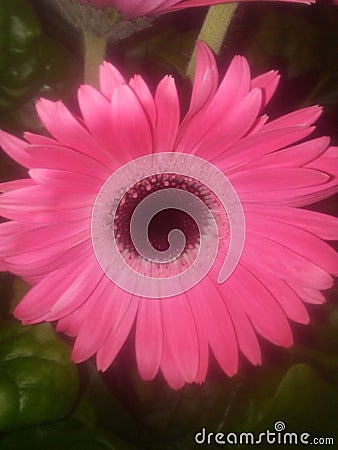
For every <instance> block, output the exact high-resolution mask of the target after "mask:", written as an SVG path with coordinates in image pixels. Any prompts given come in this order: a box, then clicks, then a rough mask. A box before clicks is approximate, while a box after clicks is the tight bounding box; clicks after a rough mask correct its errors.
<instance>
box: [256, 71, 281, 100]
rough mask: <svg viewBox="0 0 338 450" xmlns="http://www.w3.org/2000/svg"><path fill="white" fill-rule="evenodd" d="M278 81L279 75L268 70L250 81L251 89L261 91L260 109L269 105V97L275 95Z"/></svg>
mask: <svg viewBox="0 0 338 450" xmlns="http://www.w3.org/2000/svg"><path fill="white" fill-rule="evenodd" d="M279 79H280V75H279V74H278V72H277V71H276V70H270V72H265V73H263V74H262V75H258V76H257V77H255V78H253V79H252V80H251V89H253V88H260V89H261V90H262V91H263V98H262V100H263V104H262V108H264V107H265V106H266V105H267V104H268V103H269V101H270V99H271V97H272V96H273V94H274V93H275V91H276V89H277V86H278V83H279Z"/></svg>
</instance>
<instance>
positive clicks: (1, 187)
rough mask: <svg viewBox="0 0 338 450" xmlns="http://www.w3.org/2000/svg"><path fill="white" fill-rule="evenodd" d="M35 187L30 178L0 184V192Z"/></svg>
mask: <svg viewBox="0 0 338 450" xmlns="http://www.w3.org/2000/svg"><path fill="white" fill-rule="evenodd" d="M35 185H36V183H34V181H33V180H31V179H30V178H23V179H19V180H14V181H6V182H5V183H0V192H11V191H15V190H16V189H22V188H26V187H30V186H35Z"/></svg>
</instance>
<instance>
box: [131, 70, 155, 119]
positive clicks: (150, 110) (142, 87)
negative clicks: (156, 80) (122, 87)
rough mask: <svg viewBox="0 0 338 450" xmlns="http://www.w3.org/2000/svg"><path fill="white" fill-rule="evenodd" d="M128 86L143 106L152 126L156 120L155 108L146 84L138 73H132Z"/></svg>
mask: <svg viewBox="0 0 338 450" xmlns="http://www.w3.org/2000/svg"><path fill="white" fill-rule="evenodd" d="M129 86H130V87H131V89H132V90H133V91H134V92H135V94H136V95H137V98H138V99H139V101H140V103H141V105H142V106H143V109H144V111H145V112H146V114H147V117H148V118H149V120H150V123H151V124H152V126H153V127H154V126H155V122H156V108H155V102H154V99H153V96H152V94H151V92H150V90H149V88H148V86H147V84H146V83H145V81H144V80H143V78H142V77H141V76H140V75H134V76H133V78H131V80H130V81H129Z"/></svg>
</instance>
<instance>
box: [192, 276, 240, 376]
mask: <svg viewBox="0 0 338 450" xmlns="http://www.w3.org/2000/svg"><path fill="white" fill-rule="evenodd" d="M196 301H198V302H199V304H200V307H201V310H202V314H203V316H204V320H205V324H206V328H207V333H208V340H209V345H210V347H211V350H212V352H213V354H214V355H215V358H216V360H217V361H218V364H219V365H220V366H221V368H222V369H223V371H224V372H225V373H226V374H227V375H229V376H232V375H234V374H235V373H236V372H237V369H238V344H237V339H236V335H235V332H234V328H233V325H232V322H231V319H230V316H229V312H228V310H227V308H226V299H223V298H222V296H221V295H220V292H219V290H218V289H217V288H216V285H215V284H214V282H213V281H211V280H210V279H209V277H208V276H207V277H205V278H204V280H203V281H202V282H201V283H200V285H199V295H198V296H197V297H196Z"/></svg>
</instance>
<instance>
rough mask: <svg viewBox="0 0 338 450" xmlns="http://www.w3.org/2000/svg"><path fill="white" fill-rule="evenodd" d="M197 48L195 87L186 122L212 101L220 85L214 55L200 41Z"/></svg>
mask: <svg viewBox="0 0 338 450" xmlns="http://www.w3.org/2000/svg"><path fill="white" fill-rule="evenodd" d="M196 48H197V54H196V70H195V77H194V85H193V89H192V93H191V100H190V106H189V111H188V114H187V116H186V117H185V121H187V119H188V118H189V119H190V118H191V117H192V116H194V115H195V114H196V113H197V112H198V111H200V110H201V109H202V108H203V107H204V106H205V105H206V104H207V103H208V102H209V101H210V99H211V98H212V97H213V95H214V94H215V92H216V89H217V85H218V70H217V66H216V61H215V58H214V55H213V53H212V52H211V50H210V49H209V47H208V46H207V45H206V44H205V43H204V42H203V41H198V42H197V44H196Z"/></svg>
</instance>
